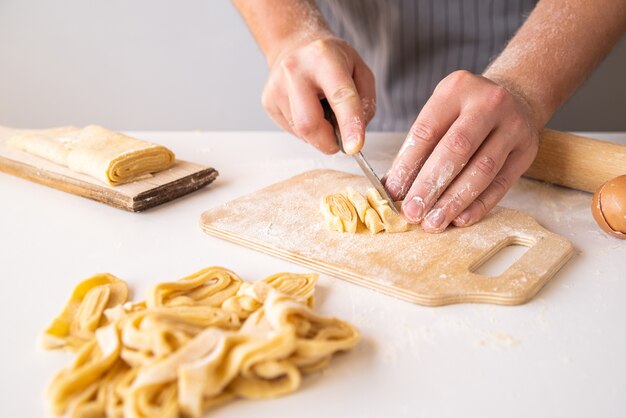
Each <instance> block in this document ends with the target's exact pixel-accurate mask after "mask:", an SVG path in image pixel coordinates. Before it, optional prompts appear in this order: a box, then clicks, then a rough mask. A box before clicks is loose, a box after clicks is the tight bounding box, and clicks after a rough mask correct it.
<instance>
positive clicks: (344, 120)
mask: <svg viewBox="0 0 626 418" xmlns="http://www.w3.org/2000/svg"><path fill="white" fill-rule="evenodd" d="M315 77H316V80H315V81H316V82H317V84H318V85H319V86H320V88H321V89H322V91H323V92H324V96H325V97H326V99H327V100H328V103H329V104H330V107H331V108H332V109H333V112H335V117H336V119H337V125H338V126H339V131H340V132H341V138H342V140H343V146H344V149H345V151H346V153H348V154H354V153H356V152H358V151H360V150H361V148H362V147H363V142H364V139H365V120H364V117H363V108H362V106H361V97H360V96H359V92H358V90H357V87H356V85H355V83H354V80H353V79H352V73H351V71H349V70H348V69H347V68H346V65H345V64H344V63H342V62H341V59H332V58H331V59H330V60H327V61H326V62H325V63H323V64H322V65H321V68H320V71H318V72H316V73H315Z"/></svg>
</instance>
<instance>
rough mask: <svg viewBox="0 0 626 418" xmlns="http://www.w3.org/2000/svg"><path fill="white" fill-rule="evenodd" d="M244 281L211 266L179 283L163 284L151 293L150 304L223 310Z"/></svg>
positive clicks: (222, 269)
mask: <svg viewBox="0 0 626 418" xmlns="http://www.w3.org/2000/svg"><path fill="white" fill-rule="evenodd" d="M241 283H242V280H241V279H240V278H239V276H237V275H236V274H235V273H233V272H232V271H230V270H226V269H224V268H222V267H207V268H205V269H202V270H200V271H198V272H196V273H194V274H192V275H190V276H187V277H184V278H182V279H180V280H178V281H176V282H167V283H160V284H158V285H156V286H155V287H154V288H152V290H151V291H150V293H149V295H148V299H147V300H146V304H147V306H148V307H149V308H153V307H159V306H167V307H172V306H214V307H219V306H221V305H222V303H223V302H224V301H225V300H226V299H228V298H229V297H230V296H232V295H234V294H235V293H236V292H237V290H239V286H241Z"/></svg>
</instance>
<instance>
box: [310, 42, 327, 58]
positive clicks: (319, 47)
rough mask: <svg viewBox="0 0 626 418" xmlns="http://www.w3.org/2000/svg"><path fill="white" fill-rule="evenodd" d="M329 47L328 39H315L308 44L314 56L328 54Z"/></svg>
mask: <svg viewBox="0 0 626 418" xmlns="http://www.w3.org/2000/svg"><path fill="white" fill-rule="evenodd" d="M330 48H331V42H330V41H329V40H328V39H316V40H314V41H313V42H311V43H310V44H309V45H308V49H309V50H310V51H311V53H313V54H314V55H316V56H324V55H326V54H328V52H329V51H330Z"/></svg>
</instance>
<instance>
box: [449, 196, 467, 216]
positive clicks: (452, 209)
mask: <svg viewBox="0 0 626 418" xmlns="http://www.w3.org/2000/svg"><path fill="white" fill-rule="evenodd" d="M466 206H467V205H466V204H465V200H464V199H463V197H462V196H461V195H460V194H454V195H452V196H451V197H450V198H449V199H448V200H447V201H446V204H445V208H446V211H448V212H449V213H454V214H457V213H460V212H461V211H462V210H463V209H465V207H466Z"/></svg>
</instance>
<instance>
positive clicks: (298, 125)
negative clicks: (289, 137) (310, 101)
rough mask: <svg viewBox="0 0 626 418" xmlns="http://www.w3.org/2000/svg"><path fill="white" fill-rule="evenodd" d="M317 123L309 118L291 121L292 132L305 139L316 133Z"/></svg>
mask: <svg viewBox="0 0 626 418" xmlns="http://www.w3.org/2000/svg"><path fill="white" fill-rule="evenodd" d="M318 128H319V122H318V121H316V120H313V119H310V118H300V119H297V120H294V121H293V130H294V132H296V133H297V134H298V135H301V136H304V137H307V136H309V135H311V134H313V133H315V132H316V131H317V129H318Z"/></svg>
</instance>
